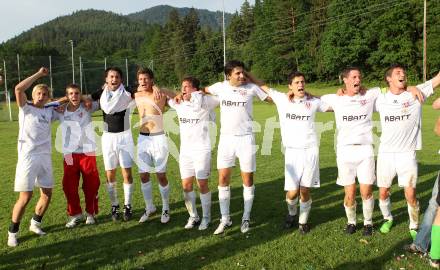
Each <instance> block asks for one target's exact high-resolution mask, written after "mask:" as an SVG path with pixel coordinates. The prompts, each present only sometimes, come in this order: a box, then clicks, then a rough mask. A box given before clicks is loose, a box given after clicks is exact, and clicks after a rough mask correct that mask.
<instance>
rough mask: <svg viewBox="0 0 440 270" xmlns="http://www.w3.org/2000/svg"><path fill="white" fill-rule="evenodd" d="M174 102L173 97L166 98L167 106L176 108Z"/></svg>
mask: <svg viewBox="0 0 440 270" xmlns="http://www.w3.org/2000/svg"><path fill="white" fill-rule="evenodd" d="M176 105H177V104H176V102H175V101H174V99H172V98H171V99H169V100H168V106H170V108H173V109H176Z"/></svg>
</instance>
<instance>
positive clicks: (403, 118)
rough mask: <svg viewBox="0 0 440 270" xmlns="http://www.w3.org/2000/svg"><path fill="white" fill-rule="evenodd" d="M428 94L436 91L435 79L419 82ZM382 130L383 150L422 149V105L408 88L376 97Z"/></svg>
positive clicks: (421, 88)
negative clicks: (433, 84)
mask: <svg viewBox="0 0 440 270" xmlns="http://www.w3.org/2000/svg"><path fill="white" fill-rule="evenodd" d="M417 88H419V89H420V91H422V93H423V95H424V96H425V98H427V97H429V96H430V95H432V93H433V91H434V89H433V88H432V81H427V82H426V83H424V84H420V85H417ZM376 110H377V111H378V112H379V114H380V123H381V127H382V134H381V136H380V145H379V152H409V151H415V150H420V149H422V132H421V128H422V120H421V116H422V105H421V104H420V102H419V101H418V100H417V99H414V97H413V96H412V94H411V93H410V92H408V91H405V92H403V93H401V94H400V95H394V94H392V93H391V92H390V91H387V92H386V93H383V94H380V95H379V97H378V99H377V101H376Z"/></svg>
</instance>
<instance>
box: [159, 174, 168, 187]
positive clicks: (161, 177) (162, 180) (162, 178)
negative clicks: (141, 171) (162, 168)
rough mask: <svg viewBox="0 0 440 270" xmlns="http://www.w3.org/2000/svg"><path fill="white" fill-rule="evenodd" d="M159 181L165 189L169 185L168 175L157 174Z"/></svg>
mask: <svg viewBox="0 0 440 270" xmlns="http://www.w3.org/2000/svg"><path fill="white" fill-rule="evenodd" d="M156 175H157V180H158V181H159V184H160V185H161V186H163V187H165V186H166V185H168V179H167V175H166V174H165V173H157V174H156Z"/></svg>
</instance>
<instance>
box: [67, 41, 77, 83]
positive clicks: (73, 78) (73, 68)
mask: <svg viewBox="0 0 440 270" xmlns="http://www.w3.org/2000/svg"><path fill="white" fill-rule="evenodd" d="M68 42H69V43H70V46H71V48H72V83H75V60H74V58H73V40H69V41H68Z"/></svg>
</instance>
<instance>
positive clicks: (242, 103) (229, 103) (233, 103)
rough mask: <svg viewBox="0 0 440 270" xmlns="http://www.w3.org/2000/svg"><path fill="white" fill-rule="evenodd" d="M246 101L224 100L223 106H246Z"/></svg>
mask: <svg viewBox="0 0 440 270" xmlns="http://www.w3.org/2000/svg"><path fill="white" fill-rule="evenodd" d="M246 103H247V102H246V101H230V100H222V106H226V107H244V106H246Z"/></svg>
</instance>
